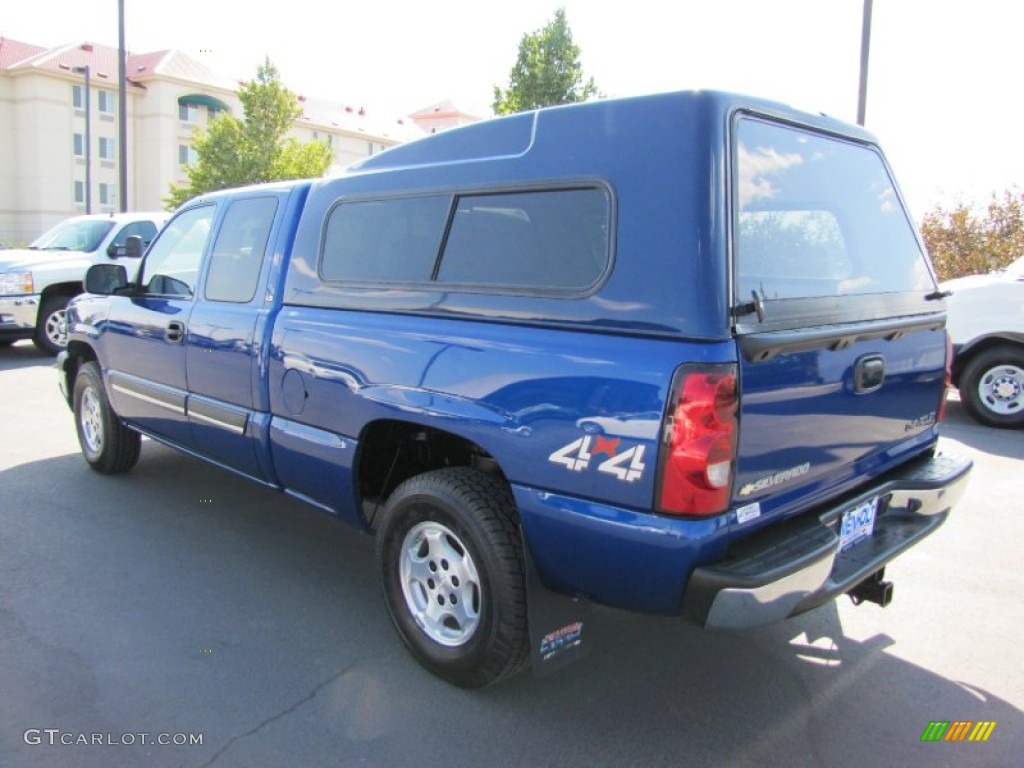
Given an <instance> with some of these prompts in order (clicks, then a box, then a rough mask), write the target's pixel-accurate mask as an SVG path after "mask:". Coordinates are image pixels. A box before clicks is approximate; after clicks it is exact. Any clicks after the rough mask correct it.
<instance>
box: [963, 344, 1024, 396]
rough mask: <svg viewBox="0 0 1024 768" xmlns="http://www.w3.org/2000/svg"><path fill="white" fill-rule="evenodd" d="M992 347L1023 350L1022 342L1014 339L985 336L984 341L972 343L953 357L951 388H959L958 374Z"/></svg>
mask: <svg viewBox="0 0 1024 768" xmlns="http://www.w3.org/2000/svg"><path fill="white" fill-rule="evenodd" d="M993 347H1017V348H1018V349H1021V350H1024V341H1022V340H1020V339H1017V338H1014V337H1005V336H987V337H985V338H984V339H981V340H979V341H976V342H974V343H973V344H971V346H969V347H967V348H966V349H961V350H960V352H959V353H958V354H957V355H955V356H954V357H953V386H954V387H959V386H960V374H961V373H962V372H963V370H964V368H965V367H966V366H967V364H968V363H969V362H970V361H971V360H972V359H974V357H975V356H977V355H980V354H981V353H982V352H985V351H986V350H989V349H992V348H993Z"/></svg>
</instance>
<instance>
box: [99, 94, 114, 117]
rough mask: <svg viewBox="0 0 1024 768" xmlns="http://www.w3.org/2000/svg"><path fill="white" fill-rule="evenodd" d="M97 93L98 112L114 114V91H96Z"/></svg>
mask: <svg viewBox="0 0 1024 768" xmlns="http://www.w3.org/2000/svg"><path fill="white" fill-rule="evenodd" d="M97 95H98V98H99V101H100V112H102V113H104V114H107V115H112V114H114V109H115V107H114V104H115V103H116V102H115V99H114V92H113V91H97Z"/></svg>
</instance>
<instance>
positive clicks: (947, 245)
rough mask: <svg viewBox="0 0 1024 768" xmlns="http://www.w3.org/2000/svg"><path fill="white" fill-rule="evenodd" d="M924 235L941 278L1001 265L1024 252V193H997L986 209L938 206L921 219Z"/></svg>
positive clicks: (946, 278)
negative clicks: (999, 194)
mask: <svg viewBox="0 0 1024 768" xmlns="http://www.w3.org/2000/svg"><path fill="white" fill-rule="evenodd" d="M921 235H922V237H923V238H924V242H925V245H926V246H927V247H928V253H929V254H930V255H931V257H932V261H933V262H934V264H935V271H936V272H937V273H938V276H939V279H940V280H949V279H951V278H954V277H963V276H964V275H974V274H980V273H984V272H991V271H993V270H996V269H1001V268H1003V267H1005V266H1006V265H1007V264H1009V263H1010V262H1011V261H1013V260H1014V259H1016V258H1018V257H1019V256H1021V255H1024V194H1022V193H1021V192H1020V190H1017V189H1012V190H1006V191H1005V192H1003V194H1002V195H1001V196H998V195H996V194H995V193H993V195H992V199H991V200H990V201H989V203H988V205H987V206H986V207H985V208H984V209H983V210H982V211H978V210H975V209H972V208H971V207H970V206H967V205H965V204H963V203H958V204H957V205H956V206H954V207H953V208H944V207H942V206H936V207H935V208H934V209H932V210H931V211H929V212H928V213H926V214H925V216H924V218H923V219H922V220H921Z"/></svg>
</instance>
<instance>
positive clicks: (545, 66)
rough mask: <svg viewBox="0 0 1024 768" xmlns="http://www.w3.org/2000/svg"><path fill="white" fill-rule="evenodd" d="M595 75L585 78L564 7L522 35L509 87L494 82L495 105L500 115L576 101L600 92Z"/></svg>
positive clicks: (578, 49)
mask: <svg viewBox="0 0 1024 768" xmlns="http://www.w3.org/2000/svg"><path fill="white" fill-rule="evenodd" d="M597 95H599V94H598V90H597V87H596V86H595V85H594V78H592V77H591V78H589V79H588V80H587V81H586V82H585V83H584V82H583V67H582V66H581V65H580V47H579V46H578V45H576V44H574V43H573V41H572V31H571V30H570V29H569V23H568V22H567V21H566V20H565V9H564V8H559V9H558V10H557V11H555V18H554V19H552V20H551V21H550V22H549V23H548V25H547V26H546V27H544V28H543V29H538V30H537V31H536V32H533V33H532V34H528V35H523V39H522V40H520V41H519V58H518V59H517V60H516V65H515V66H514V67H513V68H512V70H511V72H509V83H508V90H504V91H503V90H502V89H501V88H499V87H498V86H494V103H493V104H492V107H493V109H494V113H495V114H497V115H510V114H512V113H514V112H522V111H524V110H527V109H538V108H539V107H550V106H553V105H556V104H573V103H575V102H577V101H586V100H587V99H588V98H589V97H591V96H597Z"/></svg>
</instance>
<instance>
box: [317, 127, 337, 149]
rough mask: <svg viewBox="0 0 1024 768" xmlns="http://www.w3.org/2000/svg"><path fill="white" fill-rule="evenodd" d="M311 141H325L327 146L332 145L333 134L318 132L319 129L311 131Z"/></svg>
mask: <svg viewBox="0 0 1024 768" xmlns="http://www.w3.org/2000/svg"><path fill="white" fill-rule="evenodd" d="M313 141H326V142H327V146H329V147H332V148H333V147H334V134H333V133H320V132H319V131H313Z"/></svg>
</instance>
